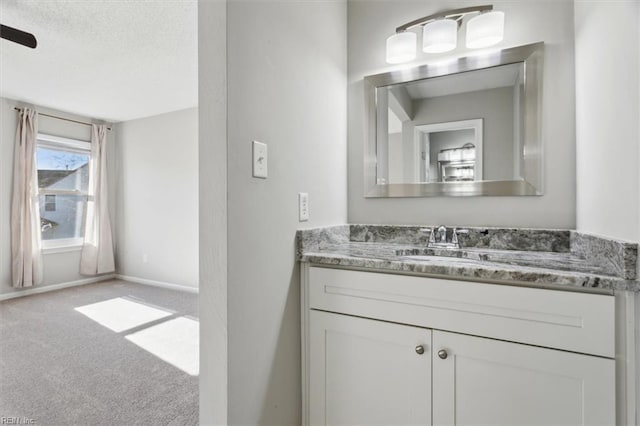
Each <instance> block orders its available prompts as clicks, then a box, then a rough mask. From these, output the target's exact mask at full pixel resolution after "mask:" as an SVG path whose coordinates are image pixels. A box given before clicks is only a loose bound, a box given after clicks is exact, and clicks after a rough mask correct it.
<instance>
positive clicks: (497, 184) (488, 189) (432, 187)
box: [364, 42, 544, 198]
mask: <svg viewBox="0 0 640 426" xmlns="http://www.w3.org/2000/svg"><path fill="white" fill-rule="evenodd" d="M543 57H544V43H542V42H540V43H533V44H527V45H524V46H518V47H512V48H508V49H502V50H499V51H492V52H487V53H481V54H478V55H474V56H467V57H463V58H455V59H452V60H450V61H446V62H440V63H433V64H426V65H419V66H416V67H412V68H405V69H399V70H397V71H391V72H386V73H382V74H376V75H370V76H367V77H365V78H364V93H365V129H366V135H365V138H366V143H365V149H364V187H365V195H364V196H365V198H387V197H437V196H455V197H459V196H485V195H489V196H514V195H516V196H518V195H542V194H543V173H542V172H543V169H542V163H543V161H542V159H543V157H544V150H543V143H542V142H543V141H542V139H541V116H542V111H541V109H542V84H543V83H542V74H543ZM519 62H524V70H525V78H524V80H525V83H524V93H525V102H524V111H523V117H524V126H523V127H524V131H523V136H524V138H523V141H524V146H525V147H528V146H534V147H536V148H537V149H532V150H531V151H532V152H526V153H525V163H526V164H527V165H528V167H527V170H528V171H529V173H528V175H529V176H528V177H527V179H524V180H501V181H497V180H496V181H472V182H455V183H454V182H447V183H396V184H379V183H378V176H377V173H378V167H377V163H378V162H377V146H378V144H377V139H378V138H377V129H378V125H377V96H376V89H377V88H379V87H385V86H390V85H394V84H401V83H409V82H412V81H416V80H424V79H428V78H434V77H442V76H446V75H450V74H458V73H463V72H468V71H475V70H480V69H485V68H492V67H497V66H501V65H509V64H514V63H519Z"/></svg>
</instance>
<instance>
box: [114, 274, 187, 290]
mask: <svg viewBox="0 0 640 426" xmlns="http://www.w3.org/2000/svg"><path fill="white" fill-rule="evenodd" d="M116 278H117V279H119V280H123V281H129V282H132V283H136V284H144V285H150V286H153V287H161V288H168V289H170V290H178V291H186V292H188V293H198V292H199V289H198V288H197V287H189V286H186V285H181V284H173V283H167V282H164V281H156V280H148V279H146V278H139V277H132V276H130V275H121V274H116Z"/></svg>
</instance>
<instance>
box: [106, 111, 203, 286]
mask: <svg viewBox="0 0 640 426" xmlns="http://www.w3.org/2000/svg"><path fill="white" fill-rule="evenodd" d="M116 135H117V136H116V144H117V160H118V161H117V162H118V171H119V173H118V191H117V197H118V200H117V205H118V210H117V220H118V233H117V241H118V247H117V251H116V265H117V267H116V268H117V271H118V274H120V275H124V276H128V277H135V278H142V279H147V280H154V281H162V282H168V283H171V284H177V285H183V286H189V287H197V286H198V109H197V108H191V109H186V110H181V111H175V112H170V113H167V114H161V115H156V116H153V117H148V118H142V119H139V120H132V121H126V122H122V123H119V124H118V125H117V131H116Z"/></svg>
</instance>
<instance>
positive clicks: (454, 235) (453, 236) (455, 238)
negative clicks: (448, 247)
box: [451, 228, 469, 248]
mask: <svg viewBox="0 0 640 426" xmlns="http://www.w3.org/2000/svg"><path fill="white" fill-rule="evenodd" d="M468 233H469V230H468V229H457V228H453V232H452V233H451V242H452V243H453V244H456V245H457V246H458V247H459V248H462V245H461V244H460V241H459V240H458V235H461V234H468Z"/></svg>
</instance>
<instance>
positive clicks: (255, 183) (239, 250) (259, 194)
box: [204, 0, 347, 426]
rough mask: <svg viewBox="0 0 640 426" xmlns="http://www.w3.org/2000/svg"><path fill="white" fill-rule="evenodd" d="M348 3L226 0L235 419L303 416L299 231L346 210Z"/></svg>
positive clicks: (288, 421) (341, 219)
mask: <svg viewBox="0 0 640 426" xmlns="http://www.w3.org/2000/svg"><path fill="white" fill-rule="evenodd" d="M346 12H347V10H346V2H345V1H333V0H331V1H314V2H300V1H277V2H276V1H267V2H264V1H259V0H255V1H230V2H229V3H228V15H227V18H228V21H227V29H228V30H227V49H228V51H227V53H228V68H227V75H228V149H229V152H228V185H229V186H228V190H229V191H228V239H229V240H228V256H229V259H228V274H229V275H228V321H229V323H228V326H229V328H228V330H229V353H228V356H229V424H234V425H256V424H262V425H279V426H285V425H299V424H300V422H301V384H300V380H301V374H300V288H299V287H300V280H299V268H298V265H297V262H296V260H295V232H296V229H298V228H302V227H317V226H324V225H329V224H340V223H345V221H346V219H347V213H346V198H347V194H346V72H347V69H346V65H347V58H346V24H347V17H346ZM204 25H206V24H204ZM252 140H259V141H262V142H265V143H267V144H268V150H269V154H268V158H269V165H268V166H269V178H268V179H266V180H264V179H255V178H252V177H251V141H252ZM298 192H308V193H309V197H310V215H311V219H310V221H309V222H306V223H300V222H298V211H297V200H298Z"/></svg>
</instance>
